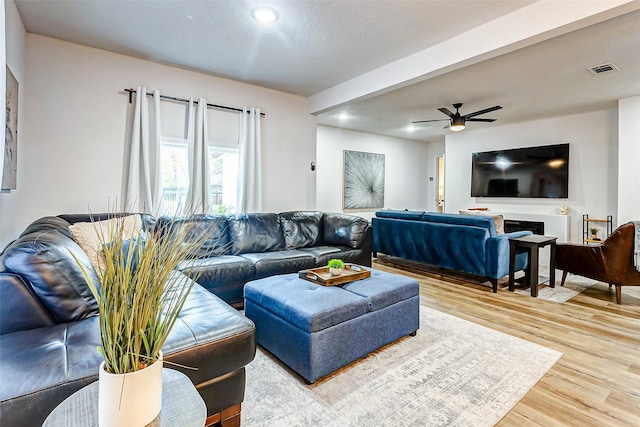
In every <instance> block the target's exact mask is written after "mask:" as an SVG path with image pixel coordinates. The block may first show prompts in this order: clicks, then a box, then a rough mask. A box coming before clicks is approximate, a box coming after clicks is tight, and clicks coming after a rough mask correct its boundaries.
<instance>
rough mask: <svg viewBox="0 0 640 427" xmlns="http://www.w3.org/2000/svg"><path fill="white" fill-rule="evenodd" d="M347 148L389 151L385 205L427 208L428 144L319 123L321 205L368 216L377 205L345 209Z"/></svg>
mask: <svg viewBox="0 0 640 427" xmlns="http://www.w3.org/2000/svg"><path fill="white" fill-rule="evenodd" d="M343 150H354V151H365V152H370V153H378V154H384V155H385V189H384V207H385V208H392V209H405V208H406V209H422V210H426V209H427V199H428V185H427V184H428V176H429V175H428V173H429V172H428V169H429V167H430V166H429V165H430V164H431V162H432V160H433V159H432V158H429V157H428V149H427V144H425V143H422V142H418V141H412V140H408V139H400V138H391V137H386V136H381V135H374V134H370V133H365V132H357V131H352V130H347V129H338V128H334V127H329V126H318V137H317V161H316V165H317V168H316V173H317V180H316V182H317V209H319V210H323V211H332V212H346V213H353V214H357V215H361V216H363V217H365V218H367V219H370V218H371V217H372V216H373V213H374V212H375V211H376V210H377V209H365V210H352V209H347V210H345V209H343V207H342V202H343V200H342V195H343V182H344V181H343V168H344V160H343Z"/></svg>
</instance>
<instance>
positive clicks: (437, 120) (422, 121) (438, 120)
mask: <svg viewBox="0 0 640 427" xmlns="http://www.w3.org/2000/svg"><path fill="white" fill-rule="evenodd" d="M444 120H449V119H436V120H418V121H417V122H411V123H413V124H414V125H415V124H418V123H429V122H441V121H444Z"/></svg>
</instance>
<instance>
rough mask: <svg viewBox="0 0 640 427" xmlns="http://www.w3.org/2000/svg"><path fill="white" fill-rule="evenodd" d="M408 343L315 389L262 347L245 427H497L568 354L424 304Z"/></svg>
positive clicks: (252, 371) (250, 373)
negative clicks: (555, 364)
mask: <svg viewBox="0 0 640 427" xmlns="http://www.w3.org/2000/svg"><path fill="white" fill-rule="evenodd" d="M420 315H421V319H420V329H419V331H418V334H417V336H415V337H405V338H403V339H401V340H399V341H397V342H395V343H392V344H390V345H388V346H386V347H384V348H382V349H380V350H378V351H376V352H374V353H372V354H370V355H369V356H367V357H366V358H363V359H361V360H359V361H356V362H354V363H352V364H350V365H348V366H347V367H345V368H343V369H341V370H340V371H338V372H336V373H334V374H332V375H330V376H328V377H325V378H323V379H320V380H318V381H317V382H316V383H315V384H313V385H306V384H305V383H304V381H303V380H302V379H301V378H300V377H298V376H297V375H296V374H295V373H293V372H292V371H290V370H289V369H288V368H286V366H284V365H283V364H281V363H280V362H279V361H278V360H277V359H275V358H274V357H273V356H272V355H270V354H269V353H267V352H265V351H264V350H262V349H261V348H259V349H258V352H257V354H256V358H255V360H254V361H253V362H252V363H251V364H249V366H248V367H247V389H246V396H245V400H244V403H243V405H242V426H244V427H256V426H269V427H274V426H275V427H277V426H283V427H284V426H287V427H291V426H314V427H315V426H332V427H333V426H341V427H343V426H344V427H347V426H353V427H361V426H473V427H479V426H492V425H494V424H495V423H496V422H497V421H498V420H500V418H502V417H503V416H504V415H505V414H506V413H507V412H508V411H509V410H510V409H511V408H512V407H513V406H514V405H515V404H516V403H517V402H518V401H519V400H520V399H521V398H522V397H523V396H524V395H525V394H526V393H527V392H528V391H529V390H530V389H531V387H533V385H535V384H536V383H537V382H538V380H539V379H540V378H541V377H542V376H543V375H544V374H545V373H546V372H547V371H548V370H549V369H550V368H551V367H552V366H553V365H554V363H555V362H556V361H557V360H558V359H559V358H560V357H561V356H562V353H559V352H557V351H555V350H551V349H548V348H546V347H542V346H540V345H537V344H533V343H530V342H528V341H524V340H522V339H519V338H515V337H512V336H510V335H507V334H504V333H501V332H498V331H494V330H493V329H489V328H486V327H483V326H480V325H477V324H475V323H471V322H468V321H466V320H463V319H460V318H458V317H455V316H451V315H448V314H445V313H441V312H439V311H436V310H433V309H429V308H426V307H424V306H423V307H421V312H420Z"/></svg>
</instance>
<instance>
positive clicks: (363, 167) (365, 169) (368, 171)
mask: <svg viewBox="0 0 640 427" xmlns="http://www.w3.org/2000/svg"><path fill="white" fill-rule="evenodd" d="M343 207H344V209H363V208H382V207H384V154H375V153H363V152H361V151H349V150H344V201H343Z"/></svg>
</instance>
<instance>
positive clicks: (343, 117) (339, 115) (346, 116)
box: [338, 111, 351, 120]
mask: <svg viewBox="0 0 640 427" xmlns="http://www.w3.org/2000/svg"><path fill="white" fill-rule="evenodd" d="M350 117H351V114H349V113H345V112H344V111H343V112H342V113H340V114H338V118H339V119H340V120H347V119H348V118H350Z"/></svg>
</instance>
